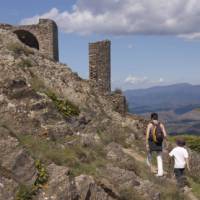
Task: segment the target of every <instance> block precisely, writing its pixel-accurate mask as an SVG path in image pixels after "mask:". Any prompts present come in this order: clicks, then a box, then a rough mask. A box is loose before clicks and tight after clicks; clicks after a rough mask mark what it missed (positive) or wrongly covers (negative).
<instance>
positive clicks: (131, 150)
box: [123, 148, 198, 200]
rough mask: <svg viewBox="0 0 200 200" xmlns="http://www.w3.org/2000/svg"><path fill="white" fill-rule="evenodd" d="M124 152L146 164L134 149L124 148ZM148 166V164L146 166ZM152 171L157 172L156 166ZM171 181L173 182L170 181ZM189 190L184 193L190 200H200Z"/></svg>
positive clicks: (144, 159)
mask: <svg viewBox="0 0 200 200" xmlns="http://www.w3.org/2000/svg"><path fill="white" fill-rule="evenodd" d="M123 152H124V153H125V154H127V155H129V156H131V157H132V158H134V159H136V160H137V161H139V162H142V163H144V164H146V158H144V157H143V156H142V155H141V154H139V153H138V152H137V151H135V150H133V149H125V148H123ZM146 165H147V164H146ZM152 170H153V171H156V170H157V169H156V166H152ZM170 181H171V180H170ZM186 189H187V190H186V191H185V192H184V194H185V196H186V197H187V198H188V199H189V200H198V198H197V197H195V196H194V194H193V193H192V192H191V190H190V188H186Z"/></svg>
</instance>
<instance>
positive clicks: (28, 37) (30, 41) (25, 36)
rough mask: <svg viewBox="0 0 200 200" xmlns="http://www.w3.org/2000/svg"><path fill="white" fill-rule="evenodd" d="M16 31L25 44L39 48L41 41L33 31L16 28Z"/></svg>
mask: <svg viewBox="0 0 200 200" xmlns="http://www.w3.org/2000/svg"><path fill="white" fill-rule="evenodd" d="M14 33H15V34H16V35H17V37H18V38H19V40H21V41H22V42H23V43H24V44H26V45H28V46H29V47H32V48H35V49H38V50H39V42H38V40H37V38H36V37H35V36H34V35H33V34H32V33H30V32H29V31H25V30H16V31H14Z"/></svg>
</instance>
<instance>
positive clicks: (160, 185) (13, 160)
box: [0, 29, 200, 200]
mask: <svg viewBox="0 0 200 200" xmlns="http://www.w3.org/2000/svg"><path fill="white" fill-rule="evenodd" d="M144 126H145V122H144V120H142V119H140V118H138V117H136V116H130V115H127V116H121V115H120V114H119V113H117V112H115V111H114V105H113V104H112V103H111V102H109V100H108V98H106V97H105V96H101V95H99V94H98V91H97V90H96V88H95V87H94V86H93V84H92V83H89V82H88V81H87V80H82V79H81V78H80V77H79V76H78V75H77V74H74V73H73V72H72V71H71V69H70V68H69V67H68V66H67V65H64V64H60V63H57V62H55V61H53V60H50V59H49V58H47V57H44V56H43V55H42V54H39V52H38V51H36V50H33V49H31V48H29V47H27V46H25V45H23V44H22V43H21V42H20V41H19V40H18V39H17V37H16V36H15V35H14V34H12V33H11V32H8V31H5V30H1V29H0V199H1V200H31V199H32V200H114V199H117V200H132V199H137V200H140V199H145V200H151V199H152V200H160V199H161V200H165V199H169V200H172V199H176V200H178V199H183V197H184V198H186V199H190V198H189V196H187V195H186V194H182V193H180V192H179V191H178V190H177V189H176V186H175V183H174V181H172V180H171V178H162V179H158V178H156V177H155V176H154V175H152V174H151V173H150V172H149V170H148V168H147V167H146V165H145V162H144V156H145V152H144V144H143V138H144V134H143V133H144ZM195 156H196V157H195V159H194V161H195V162H196V163H194V165H193V168H192V171H193V172H194V173H195V172H196V174H194V173H192V175H193V177H195V179H193V178H192V176H191V177H190V179H191V180H192V183H195V186H198V185H197V183H196V182H195V181H196V179H198V177H199V174H198V173H197V172H198V171H199V167H200V165H199V163H200V162H199V160H200V159H197V158H199V157H198V154H195ZM166 166H167V165H166ZM166 170H167V169H166Z"/></svg>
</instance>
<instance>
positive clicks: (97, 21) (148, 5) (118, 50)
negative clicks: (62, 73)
mask: <svg viewBox="0 0 200 200" xmlns="http://www.w3.org/2000/svg"><path fill="white" fill-rule="evenodd" d="M165 2H168V3H167V4H166V3H165ZM199 14H200V2H199V1H198V0H169V1H166V0H165V1H164V0H143V1H139V0H123V1H122V0H102V1H98V0H93V1H91V0H74V1H73V0H72V1H70V0H56V1H55V0H45V1H44V0H40V1H39V0H28V1H27V0H18V1H13V0H12V1H11V0H1V7H0V22H2V23H9V24H20V23H25V24H27V23H32V22H37V19H38V18H39V17H49V18H52V19H54V20H55V21H56V22H57V24H58V26H59V47H60V61H61V62H64V63H67V64H68V65H69V66H70V67H71V68H72V70H73V71H75V72H78V73H79V75H80V76H82V77H83V78H88V43H89V42H92V41H96V40H103V39H110V40H111V41H112V54H111V55H112V86H113V88H116V87H119V88H122V89H127V88H129V89H130V88H145V87H150V86H154V85H167V84H173V83H181V82H188V83H192V84H200V79H199V74H200V66H199V65H200V64H199V63H200V56H199V54H200V26H199V22H200V19H199V16H200V15H199Z"/></svg>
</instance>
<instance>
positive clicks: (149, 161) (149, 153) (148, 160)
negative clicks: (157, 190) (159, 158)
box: [147, 152, 152, 167]
mask: <svg viewBox="0 0 200 200" xmlns="http://www.w3.org/2000/svg"><path fill="white" fill-rule="evenodd" d="M151 160H152V153H151V152H148V153H147V165H148V166H149V167H150V166H151Z"/></svg>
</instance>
